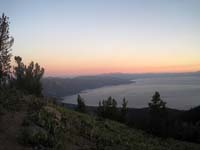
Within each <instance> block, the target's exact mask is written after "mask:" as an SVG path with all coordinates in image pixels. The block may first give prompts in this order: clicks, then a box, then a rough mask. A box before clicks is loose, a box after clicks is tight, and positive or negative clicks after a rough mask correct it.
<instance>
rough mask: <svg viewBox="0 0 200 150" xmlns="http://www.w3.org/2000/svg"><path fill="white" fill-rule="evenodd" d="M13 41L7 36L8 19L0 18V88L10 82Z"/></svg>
mask: <svg viewBox="0 0 200 150" xmlns="http://www.w3.org/2000/svg"><path fill="white" fill-rule="evenodd" d="M13 42H14V39H13V38H12V37H11V36H10V35H9V22H8V17H6V16H5V15H4V14H2V17H0V87H5V85H6V84H8V82H9V80H10V76H11V75H10V73H11V72H10V68H11V65H10V61H11V56H12V55H11V53H10V52H11V47H12V45H13Z"/></svg>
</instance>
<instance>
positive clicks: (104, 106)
mask: <svg viewBox="0 0 200 150" xmlns="http://www.w3.org/2000/svg"><path fill="white" fill-rule="evenodd" d="M97 111H98V112H97V114H98V115H99V116H100V117H103V118H109V119H113V120H119V111H118V109H117V101H116V100H115V99H114V98H112V97H111V96H110V97H108V98H107V100H103V101H102V102H101V101H100V102H99V107H98V108H97Z"/></svg>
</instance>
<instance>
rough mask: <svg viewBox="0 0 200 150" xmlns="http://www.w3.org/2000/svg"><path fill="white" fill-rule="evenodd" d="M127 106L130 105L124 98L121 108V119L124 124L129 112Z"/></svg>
mask: <svg viewBox="0 0 200 150" xmlns="http://www.w3.org/2000/svg"><path fill="white" fill-rule="evenodd" d="M127 104H128V101H127V100H126V99H125V97H124V98H123V101H122V108H121V119H122V121H123V122H125V121H126V114H127V112H128V108H127Z"/></svg>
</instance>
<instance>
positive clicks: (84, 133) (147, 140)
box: [0, 97, 200, 150]
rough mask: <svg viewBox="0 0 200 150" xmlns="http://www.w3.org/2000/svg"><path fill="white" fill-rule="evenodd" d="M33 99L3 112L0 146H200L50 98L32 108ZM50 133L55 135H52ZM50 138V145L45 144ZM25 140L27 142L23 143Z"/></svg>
mask: <svg viewBox="0 0 200 150" xmlns="http://www.w3.org/2000/svg"><path fill="white" fill-rule="evenodd" d="M33 99H34V98H33V97H31V98H29V97H28V98H27V97H26V100H25V101H24V102H25V103H29V104H28V105H23V107H24V108H23V109H21V110H20V111H18V112H12V113H10V112H7V113H4V115H3V116H2V117H1V127H0V130H1V131H3V132H0V144H1V147H0V149H2V148H3V149H4V150H6V149H7V150H9V149H10V150H11V149H13V147H15V148H14V149H29V148H30V147H38V148H43V149H44V148H45V147H51V148H52V149H61V148H62V149H66V150H78V149H79V150H80V149H82V150H83V149H84V150H86V149H105V150H109V149H110V150H113V149H115V150H129V149H130V150H145V149H146V150H147V149H148V150H156V149H157V150H168V149H169V150H199V149H200V145H198V144H193V143H188V142H181V141H177V140H173V139H161V138H157V137H153V136H151V135H148V134H145V133H144V132H142V131H140V130H136V129H131V128H129V127H127V126H126V125H123V124H120V123H118V122H115V121H110V120H104V119H99V118H96V117H93V116H89V115H86V114H81V113H78V112H75V111H72V110H68V109H65V108H63V107H61V106H58V105H55V104H53V103H49V102H48V103H47V104H45V105H43V107H41V108H39V109H38V108H37V109H38V110H37V111H30V110H31V109H33V108H34V109H36V108H35V107H34V106H35V104H36V106H37V105H40V103H37V101H38V99H37V101H36V102H34V103H32V102H31V105H30V101H32V100H33ZM39 100H40V99H39ZM27 101H28V102H27ZM29 107H30V108H29ZM11 116H12V117H11ZM24 122H25V123H24ZM24 128H28V129H31V130H28V134H27V133H26V134H25V137H24V139H23V140H26V141H25V142H21V144H19V142H18V141H19V139H20V138H19V135H20V132H21V131H22V129H24ZM32 129H34V130H32ZM37 130H38V131H42V133H43V134H42V135H41V134H36V133H38V132H37ZM32 131H34V132H32ZM52 132H53V133H52ZM30 134H33V135H34V136H32V135H31V138H32V137H33V138H32V139H31V140H32V141H31V142H32V143H31V142H30V141H28V140H27V139H29V138H30ZM36 135H37V136H36ZM38 135H39V136H38ZM43 135H45V136H43ZM49 137H52V138H51V139H49ZM35 138H36V139H35ZM52 139H53V141H56V142H55V144H54V145H51V140H52ZM49 141H50V146H49V144H46V143H48V142H49ZM23 144H25V145H26V146H23ZM34 144H35V145H34ZM60 145H62V146H60Z"/></svg>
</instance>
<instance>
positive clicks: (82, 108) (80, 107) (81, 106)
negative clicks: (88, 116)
mask: <svg viewBox="0 0 200 150" xmlns="http://www.w3.org/2000/svg"><path fill="white" fill-rule="evenodd" d="M77 104H78V105H77V111H79V112H83V113H85V112H86V106H85V102H84V99H83V98H82V97H81V96H80V95H79V94H78V97H77Z"/></svg>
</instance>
